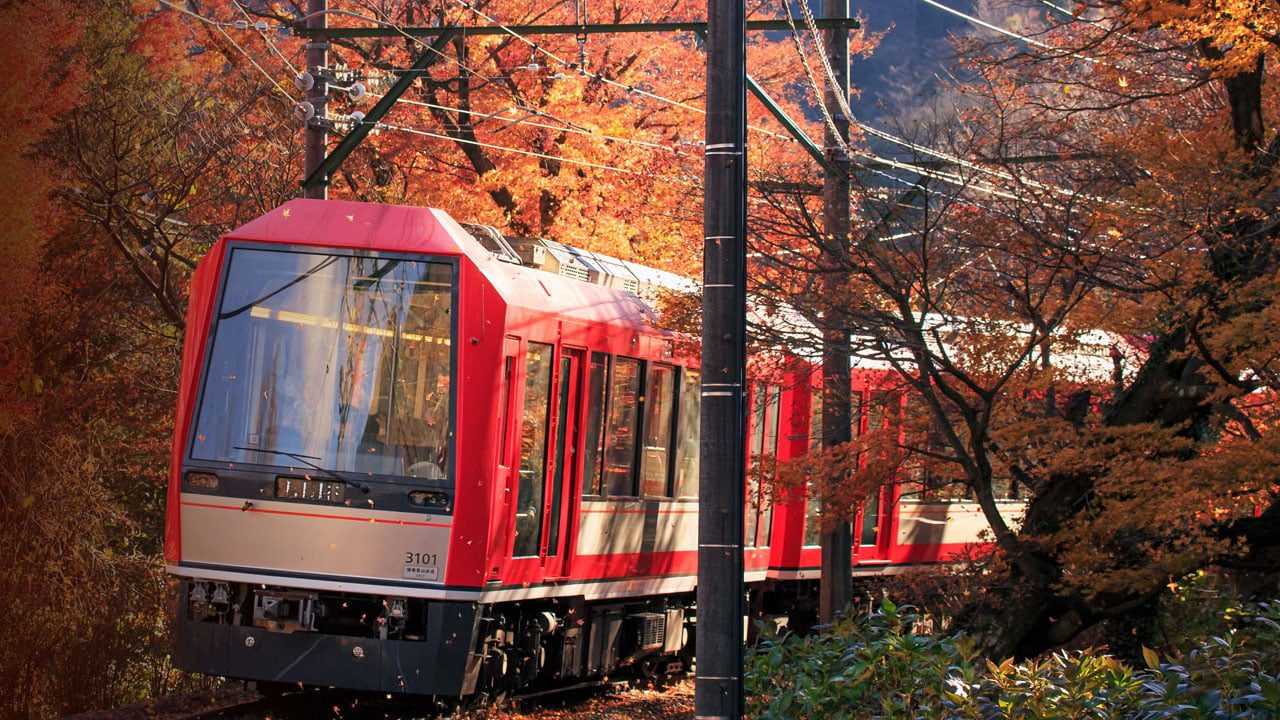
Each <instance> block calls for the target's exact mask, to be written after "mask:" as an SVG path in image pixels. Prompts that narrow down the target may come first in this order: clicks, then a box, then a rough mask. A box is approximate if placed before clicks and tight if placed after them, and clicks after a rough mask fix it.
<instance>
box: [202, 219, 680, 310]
mask: <svg viewBox="0 0 1280 720" xmlns="http://www.w3.org/2000/svg"><path fill="white" fill-rule="evenodd" d="M226 239H228V240H248V241H256V242H270V243H298V244H304V245H315V246H320V247H335V248H349V249H353V250H370V251H380V252H404V253H427V254H441V255H463V256H466V257H467V258H468V259H470V260H471V261H472V262H473V263H474V264H475V266H476V267H477V268H478V269H479V271H480V272H481V273H482V274H483V275H484V276H485V277H486V278H487V279H488V280H489V281H490V282H491V283H492V284H493V286H494V288H495V289H496V290H497V291H498V292H499V293H500V294H501V295H502V296H503V299H504V300H505V301H506V302H507V303H508V304H510V305H514V306H519V307H525V308H528V309H530V310H532V311H538V312H553V313H556V314H558V315H561V316H565V317H571V318H579V319H582V320H588V321H591V322H603V323H610V324H615V325H624V326H627V327H630V328H635V329H637V330H638V329H649V330H651V331H652V330H653V320H654V312H653V309H652V307H651V305H650V303H651V302H652V301H653V299H654V297H655V295H656V290H657V289H658V288H662V287H671V288H675V287H676V286H678V285H680V283H681V282H682V281H683V282H684V283H685V284H686V285H685V286H684V287H683V288H682V289H686V290H688V289H696V284H694V283H693V282H692V281H689V280H685V279H684V278H679V276H676V275H674V274H672V273H664V272H663V271H659V270H653V269H651V268H644V267H643V266H640V265H637V264H635V263H630V262H626V261H623V260H619V259H617V258H611V257H608V256H606V255H601V254H599V253H590V252H587V251H582V250H578V249H576V248H570V247H569V246H567V245H562V244H560V243H554V242H551V241H544V240H537V239H532V238H506V237H504V236H502V235H501V234H500V233H498V232H497V231H496V230H493V229H492V228H488V227H486V226H478V225H468V226H465V227H464V226H463V225H461V224H459V223H458V222H456V221H455V220H454V219H453V218H452V217H450V216H449V215H448V214H447V213H445V212H444V211H441V210H436V209H433V208H423V207H410V206H405V205H384V204H372V203H361V202H347V201H339V200H311V199H297V200H291V201H289V202H287V203H285V204H284V205H281V206H280V207H278V208H276V209H274V210H272V211H270V212H268V213H266V214H264V215H262V216H260V217H258V218H256V219H254V220H251V221H250V222H248V223H246V224H245V225H243V226H241V227H240V228H237V229H236V230H233V231H232V232H230V233H227V235H226ZM642 294H645V295H647V297H646V298H643V299H642V298H641V295H642ZM646 300H647V302H646Z"/></svg>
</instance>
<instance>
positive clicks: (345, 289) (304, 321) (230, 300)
mask: <svg viewBox="0 0 1280 720" xmlns="http://www.w3.org/2000/svg"><path fill="white" fill-rule="evenodd" d="M223 285H224V287H223V290H222V297H221V300H220V303H219V307H218V309H217V311H216V312H215V314H214V322H213V327H212V329H211V349H210V351H209V356H208V358H207V359H206V365H205V378H204V385H203V388H202V392H201V394H200V401H199V407H198V410H197V413H196V420H195V431H194V434H193V437H192V442H191V457H192V458H193V459H196V460H208V461H216V462H232V463H253V464H261V465H277V466H288V467H294V468H299V467H301V468H305V467H308V466H310V467H313V468H316V469H323V470H330V471H336V472H347V473H359V474H374V475H392V476H394V475H400V476H413V477H419V478H428V479H444V478H445V477H446V472H447V470H448V463H447V458H448V455H449V444H450V439H451V437H452V434H451V433H450V419H451V413H450V407H451V404H452V403H451V401H450V398H451V389H452V387H453V381H452V379H453V377H454V373H453V359H452V358H453V354H452V343H451V340H450V339H451V337H452V336H453V322H452V318H453V317H454V313H453V312H452V308H453V302H454V295H455V293H454V266H453V265H452V264H451V263H447V262H428V261H420V260H405V259H397V258H383V257H371V256H356V255H342V254H330V253H323V252H295V251H289V250H280V249H258V248H253V247H245V246H233V247H232V248H231V250H230V259H229V261H228V263H227V268H226V272H225V275H224V281H223Z"/></svg>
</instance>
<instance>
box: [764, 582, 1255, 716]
mask: <svg viewBox="0 0 1280 720" xmlns="http://www.w3.org/2000/svg"><path fill="white" fill-rule="evenodd" d="M924 619H925V618H923V617H921V616H920V615H918V614H916V613H915V612H914V611H913V610H912V609H910V608H901V609H900V608H898V607H896V606H894V605H893V604H892V603H889V602H885V603H884V604H883V605H882V606H881V607H880V609H879V610H877V611H876V612H874V613H871V614H869V615H864V616H859V617H853V618H848V619H844V620H841V621H840V622H838V623H836V624H835V625H833V626H832V627H830V628H829V629H827V630H826V632H824V633H822V634H820V635H817V636H814V637H804V638H801V637H796V636H791V635H784V636H781V637H769V638H766V639H765V640H763V641H762V642H761V643H760V645H759V647H758V648H757V652H755V653H754V654H753V655H752V657H750V658H749V660H748V663H747V679H746V690H747V696H748V697H747V707H748V716H749V717H752V718H759V719H761V720H765V719H772V718H779V719H781V718H801V719H805V718H811V719H813V720H818V719H823V720H825V719H827V718H895V719H896V718H904V719H905V718H945V719H947V720H951V719H956V720H968V719H973V720H997V719H999V720H1005V719H1010V720H1011V719H1013V718H1028V719H1034V718H1055V719H1057V718H1062V719H1077V718H1078V719H1083V718H1099V719H1104V718H1105V719H1109V718H1133V719H1134V720H1148V719H1155V718H1179V719H1186V720H1197V719H1199V718H1241V719H1243V718H1253V719H1254V720H1267V719H1269V718H1276V719H1277V720H1280V681H1278V679H1277V678H1278V672H1280V642H1277V639H1280V608H1277V606H1271V605H1247V606H1246V605H1240V606H1237V608H1236V610H1235V611H1234V612H1233V613H1230V614H1229V615H1228V617H1227V619H1228V620H1229V621H1230V622H1229V625H1230V627H1229V628H1227V631H1226V632H1222V633H1221V634H1220V635H1217V636H1213V637H1210V638H1208V639H1206V640H1204V641H1202V642H1201V643H1200V644H1199V646H1197V647H1194V648H1193V649H1191V650H1190V651H1188V652H1185V653H1181V657H1180V658H1179V661H1178V662H1173V661H1171V660H1165V659H1162V658H1161V657H1160V656H1159V655H1158V654H1157V653H1156V652H1155V651H1151V650H1148V651H1146V652H1145V653H1144V654H1145V655H1146V658H1147V665H1148V667H1145V668H1139V669H1134V668H1132V667H1130V666H1128V665H1126V664H1124V663H1122V662H1120V661H1118V660H1116V659H1114V658H1112V657H1109V656H1107V655H1105V654H1102V653H1098V652H1095V651H1088V650H1086V651H1082V652H1078V653H1065V652H1064V653H1054V654H1052V655H1050V656H1048V657H1044V658H1041V659H1038V660H1032V661H1028V662H1023V663H1014V662H1013V661H1012V660H1006V661H1005V662H1002V663H999V664H996V663H993V662H990V661H988V660H985V659H982V658H981V657H980V656H979V653H978V651H977V649H976V646H975V644H974V643H973V642H972V641H971V640H969V639H968V638H966V637H964V636H963V635H941V636H939V635H929V634H917V633H916V632H914V628H916V627H918V626H919V625H920V624H921V621H922V620H924Z"/></svg>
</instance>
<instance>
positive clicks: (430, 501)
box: [409, 490, 449, 508]
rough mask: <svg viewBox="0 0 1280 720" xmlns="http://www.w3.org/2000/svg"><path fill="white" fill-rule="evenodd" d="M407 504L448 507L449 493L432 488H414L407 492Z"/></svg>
mask: <svg viewBox="0 0 1280 720" xmlns="http://www.w3.org/2000/svg"><path fill="white" fill-rule="evenodd" d="M409 504H410V505H413V506H414V507H428V508H442V507H448V506H449V494H448V493H442V492H436V491H432V490H414V491H412V492H410V493H409Z"/></svg>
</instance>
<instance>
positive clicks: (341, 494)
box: [276, 475, 347, 503]
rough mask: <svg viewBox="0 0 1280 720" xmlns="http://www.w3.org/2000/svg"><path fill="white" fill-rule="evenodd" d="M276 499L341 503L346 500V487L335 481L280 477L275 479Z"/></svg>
mask: <svg viewBox="0 0 1280 720" xmlns="http://www.w3.org/2000/svg"><path fill="white" fill-rule="evenodd" d="M276 497H278V498H281V499H283V500H312V501H314V502H326V503H341V502H343V501H345V500H346V499H347V486H346V484H345V483H341V482H338V481H336V480H316V479H314V478H304V477H288V476H284V475H281V476H279V477H277V478H276Z"/></svg>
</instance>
